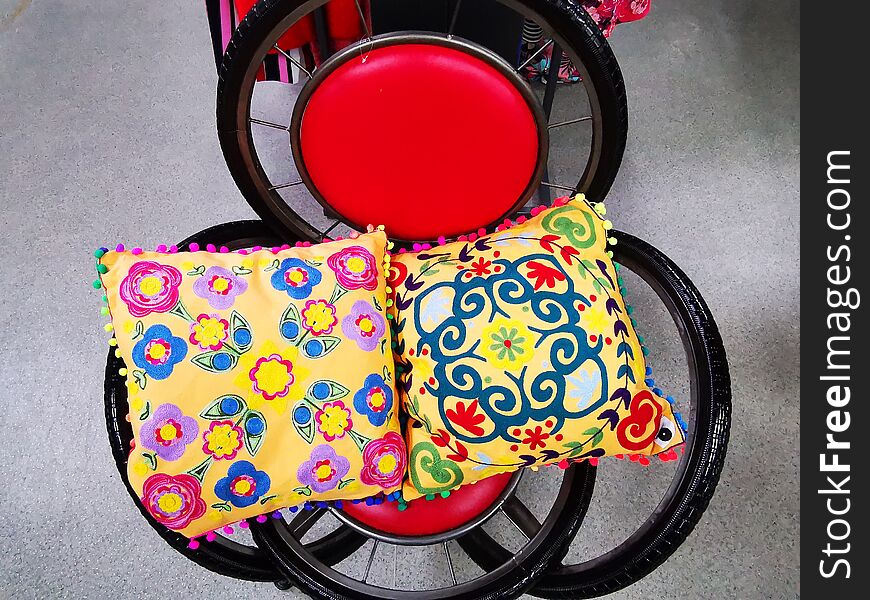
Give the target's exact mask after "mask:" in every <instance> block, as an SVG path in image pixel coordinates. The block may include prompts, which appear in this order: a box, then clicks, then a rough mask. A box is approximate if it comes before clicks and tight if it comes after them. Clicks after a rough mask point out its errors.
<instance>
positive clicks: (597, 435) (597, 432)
mask: <svg viewBox="0 0 870 600" xmlns="http://www.w3.org/2000/svg"><path fill="white" fill-rule="evenodd" d="M583 435H591V436H593V437H592V447H593V448H594V447H595V446H597V445H598V444H600V443H601V440H603V439H604V433H603V432H602V431H601V429H599V428H596V427H592V428H590V429H587V430H586V431H584V432H583Z"/></svg>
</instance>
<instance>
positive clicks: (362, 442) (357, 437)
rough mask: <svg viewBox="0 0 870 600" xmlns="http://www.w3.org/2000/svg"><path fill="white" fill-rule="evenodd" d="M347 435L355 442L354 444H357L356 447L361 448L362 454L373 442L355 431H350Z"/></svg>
mask: <svg viewBox="0 0 870 600" xmlns="http://www.w3.org/2000/svg"><path fill="white" fill-rule="evenodd" d="M347 434H348V435H349V436H350V439H352V440H353V443H354V444H356V447H357V448H359V451H360V452H362V451H363V450H364V449H365V447H366V444H368V443H369V442H370V441H371V440H370V439H369V438H367V437H366V436H364V435H362V434H361V433H358V432H356V431H353V430H351V431H348V432H347Z"/></svg>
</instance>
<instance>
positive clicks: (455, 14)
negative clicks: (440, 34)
mask: <svg viewBox="0 0 870 600" xmlns="http://www.w3.org/2000/svg"><path fill="white" fill-rule="evenodd" d="M461 6H462V0H456V7H455V8H454V9H453V15H452V16H451V17H450V26H449V27H448V28H447V37H453V30H454V29H455V28H456V19H457V18H459V8H460V7H461Z"/></svg>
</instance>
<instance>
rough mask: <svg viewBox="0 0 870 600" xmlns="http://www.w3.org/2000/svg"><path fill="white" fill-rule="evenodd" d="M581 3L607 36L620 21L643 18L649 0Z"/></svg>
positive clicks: (626, 21)
mask: <svg viewBox="0 0 870 600" xmlns="http://www.w3.org/2000/svg"><path fill="white" fill-rule="evenodd" d="M582 4H583V8H584V9H586V12H588V13H589V16H590V17H592V20H593V21H595V23H596V24H597V25H598V27H600V28H601V31H602V33H604V35H605V36H609V35H610V34H611V33H612V32H613V28H614V27H616V26H617V25H619V24H620V23H628V22H630V21H637V20H638V19H642V18H644V17H645V16H646V15H647V14H648V13H649V7H650V0H583V3H582Z"/></svg>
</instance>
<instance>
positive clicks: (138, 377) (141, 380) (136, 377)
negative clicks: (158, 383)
mask: <svg viewBox="0 0 870 600" xmlns="http://www.w3.org/2000/svg"><path fill="white" fill-rule="evenodd" d="M133 381H135V382H136V385H138V386H139V389H140V390H144V389H145V384H146V383H148V376H147V375H145V371H140V370H139V369H134V370H133Z"/></svg>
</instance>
